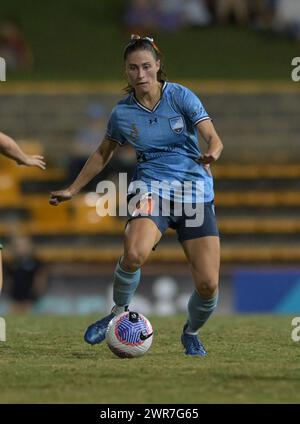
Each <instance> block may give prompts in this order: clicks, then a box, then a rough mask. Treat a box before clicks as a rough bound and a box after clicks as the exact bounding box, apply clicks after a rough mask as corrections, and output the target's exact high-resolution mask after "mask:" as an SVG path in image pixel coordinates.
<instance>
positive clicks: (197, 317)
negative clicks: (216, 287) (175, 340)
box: [185, 290, 218, 334]
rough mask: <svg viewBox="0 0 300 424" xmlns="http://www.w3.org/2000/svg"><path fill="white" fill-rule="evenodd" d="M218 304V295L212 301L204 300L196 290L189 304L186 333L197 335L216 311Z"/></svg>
mask: <svg viewBox="0 0 300 424" xmlns="http://www.w3.org/2000/svg"><path fill="white" fill-rule="evenodd" d="M217 303H218V293H217V294H216V295H215V296H214V297H212V298H211V299H203V298H202V297H201V296H200V295H199V293H198V292H197V291H196V290H194V292H193V294H192V295H191V297H190V300H189V303H188V321H187V323H188V326H187V328H186V330H185V331H186V332H187V333H191V334H196V333H197V331H198V330H199V329H200V328H201V327H202V326H203V325H204V324H205V322H206V321H207V320H208V318H209V317H210V315H211V314H212V313H213V311H214V310H215V309H216V307H217Z"/></svg>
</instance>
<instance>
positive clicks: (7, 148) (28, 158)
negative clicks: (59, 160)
mask: <svg viewBox="0 0 300 424" xmlns="http://www.w3.org/2000/svg"><path fill="white" fill-rule="evenodd" d="M0 153H1V154H2V155H4V156H6V157H8V158H9V159H12V160H14V161H16V162H17V164H19V165H26V166H37V167H38V168H40V169H46V164H45V162H44V158H43V156H40V155H26V153H24V152H23V150H22V149H21V148H20V147H19V146H18V145H17V143H16V142H15V141H14V140H13V139H12V138H11V137H9V136H8V135H5V134H3V133H2V132H0Z"/></svg>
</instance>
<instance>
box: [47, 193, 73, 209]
mask: <svg viewBox="0 0 300 424" xmlns="http://www.w3.org/2000/svg"><path fill="white" fill-rule="evenodd" d="M72 197H73V196H72V193H71V191H70V190H68V189H66V190H60V191H52V193H51V194H50V199H49V203H50V205H52V206H58V205H59V204H60V203H61V202H65V201H67V200H71V199H72Z"/></svg>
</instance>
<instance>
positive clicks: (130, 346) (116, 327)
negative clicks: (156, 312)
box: [106, 311, 153, 358]
mask: <svg viewBox="0 0 300 424" xmlns="http://www.w3.org/2000/svg"><path fill="white" fill-rule="evenodd" d="M152 340H153V330H152V326H151V324H150V322H149V320H148V319H147V318H146V317H145V316H144V315H142V314H139V313H137V312H131V311H127V312H123V313H122V314H121V315H117V316H116V317H114V318H113V319H112V320H111V321H110V323H109V325H108V328H107V331H106V341H107V344H108V347H109V348H110V350H111V351H112V352H113V353H114V354H115V355H117V356H119V357H120V358H136V357H138V356H142V355H144V354H145V353H146V352H147V351H148V350H149V349H150V346H151V344H152Z"/></svg>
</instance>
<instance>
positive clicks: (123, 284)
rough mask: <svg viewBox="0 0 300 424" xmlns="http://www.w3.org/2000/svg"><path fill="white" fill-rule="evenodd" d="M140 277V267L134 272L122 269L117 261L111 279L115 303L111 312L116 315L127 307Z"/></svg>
mask: <svg viewBox="0 0 300 424" xmlns="http://www.w3.org/2000/svg"><path fill="white" fill-rule="evenodd" d="M140 278H141V269H138V270H137V271H135V272H128V271H124V269H123V268H122V266H121V265H120V261H119V262H118V264H117V266H116V269H115V272H114V281H113V300H114V302H115V305H116V306H115V307H114V308H113V312H114V313H115V314H116V315H119V314H121V313H122V312H124V310H125V309H126V308H127V307H128V305H129V303H130V302H131V300H132V298H133V296H134V293H135V291H136V289H137V287H138V285H139V282H140Z"/></svg>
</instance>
